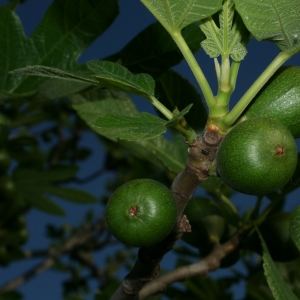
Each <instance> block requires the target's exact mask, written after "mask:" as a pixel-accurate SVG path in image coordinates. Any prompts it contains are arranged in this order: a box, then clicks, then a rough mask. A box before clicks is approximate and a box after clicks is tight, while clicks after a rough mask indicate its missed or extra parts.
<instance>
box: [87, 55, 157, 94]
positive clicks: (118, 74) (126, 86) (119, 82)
mask: <svg viewBox="0 0 300 300" xmlns="http://www.w3.org/2000/svg"><path fill="white" fill-rule="evenodd" d="M87 67H88V69H89V70H90V71H92V72H94V73H95V75H94V77H95V78H96V79H97V80H98V82H99V83H100V84H101V85H103V86H105V87H108V88H112V89H117V90H121V91H124V92H128V93H132V94H136V95H140V96H143V97H146V98H147V97H148V96H149V95H150V96H153V95H154V87H155V83H154V80H153V78H152V77H151V76H150V75H148V74H137V75H133V74H132V73H131V72H130V71H129V70H128V69H126V68H124V67H123V66H121V65H119V64H116V63H112V62H109V61H99V60H92V61H89V62H87Z"/></svg>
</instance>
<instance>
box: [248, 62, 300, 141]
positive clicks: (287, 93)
mask: <svg viewBox="0 0 300 300" xmlns="http://www.w3.org/2000/svg"><path fill="white" fill-rule="evenodd" d="M299 115H300V67H296V66H288V67H281V68H279V70H278V71H277V72H276V73H275V74H274V75H273V76H272V77H271V79H270V80H269V81H268V83H267V85H266V86H265V87H264V88H263V90H262V91H261V92H260V93H259V94H258V95H257V97H256V98H255V99H253V101H252V103H251V105H250V106H249V107H248V108H247V110H246V112H245V116H246V118H247V119H250V118H256V117H267V118H271V119H275V120H277V121H279V122H281V123H282V124H284V125H285V126H286V127H287V128H288V129H289V130H290V131H291V132H292V134H293V136H294V138H299V137H300V119H299Z"/></svg>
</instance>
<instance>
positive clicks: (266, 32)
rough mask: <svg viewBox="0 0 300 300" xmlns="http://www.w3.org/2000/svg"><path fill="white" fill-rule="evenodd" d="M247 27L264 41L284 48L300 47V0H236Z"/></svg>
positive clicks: (287, 49)
mask: <svg viewBox="0 0 300 300" xmlns="http://www.w3.org/2000/svg"><path fill="white" fill-rule="evenodd" d="M234 3H235V6H236V10H237V11H238V13H239V14H240V16H241V17H242V19H243V21H244V23H245V25H246V27H247V29H248V30H249V31H250V32H251V33H252V34H253V36H254V37H255V38H256V39H257V40H259V41H261V40H268V41H271V42H273V43H275V44H277V46H278V47H279V48H280V49H281V51H293V50H296V49H298V48H299V49H300V34H299V32H300V1H299V0H250V1H246V0H234Z"/></svg>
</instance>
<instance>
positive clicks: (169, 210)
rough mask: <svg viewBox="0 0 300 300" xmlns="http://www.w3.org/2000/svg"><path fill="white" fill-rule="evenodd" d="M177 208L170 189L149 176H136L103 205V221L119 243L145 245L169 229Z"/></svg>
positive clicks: (159, 238)
mask: <svg viewBox="0 0 300 300" xmlns="http://www.w3.org/2000/svg"><path fill="white" fill-rule="evenodd" d="M176 218H177V207H176V202H175V199H174V197H173V195H172V193H171V191H170V190H169V189H168V188H167V187H165V186H164V185H163V184H161V183H160V182H157V181H155V180H152V179H137V180H132V181H129V182H127V183H125V184H123V185H122V186H121V187H119V188H118V189H117V190H116V191H115V192H114V193H113V195H112V196H111V197H110V199H109V201H108V202H107V205H106V222H107V225H108V228H109V229H110V231H111V232H112V234H113V235H114V236H115V237H116V238H117V239H118V240H119V241H121V242H122V243H124V244H126V245H129V246H134V247H147V246H151V245H154V244H157V243H159V242H160V241H162V240H163V239H164V238H165V237H166V236H167V235H168V234H169V233H170V232H171V230H172V229H173V227H174V225H175V222H176Z"/></svg>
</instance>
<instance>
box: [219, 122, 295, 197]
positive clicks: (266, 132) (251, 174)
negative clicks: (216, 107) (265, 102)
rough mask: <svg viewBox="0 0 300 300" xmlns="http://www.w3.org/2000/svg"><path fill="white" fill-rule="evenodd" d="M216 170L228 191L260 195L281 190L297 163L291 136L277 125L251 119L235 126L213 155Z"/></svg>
mask: <svg viewBox="0 0 300 300" xmlns="http://www.w3.org/2000/svg"><path fill="white" fill-rule="evenodd" d="M216 159H217V170H218V173H219V174H220V176H221V178H222V179H223V180H224V182H225V183H227V184H228V185H229V186H230V187H231V188H233V189H235V190H236V191H239V192H241V193H245V194H250V195H259V194H261V195H264V194H267V193H270V192H273V191H276V190H278V189H280V188H281V187H283V186H284V185H285V184H286V183H287V182H288V181H289V179H290V178H291V177H292V175H293V173H294V171H295V168H296V164H297V159H298V153H297V146H296V143H295V140H294V137H293V135H292V134H291V132H290V131H289V130H288V129H287V128H286V127H285V126H284V125H283V124H282V123H280V122H279V121H276V120H273V119H269V118H253V119H249V120H246V121H244V122H241V123H239V124H237V125H236V126H235V127H234V128H233V129H232V130H231V131H230V132H229V133H228V134H227V135H226V136H225V137H224V139H223V141H222V142H221V144H220V146H219V149H218V151H217V158H216Z"/></svg>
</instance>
